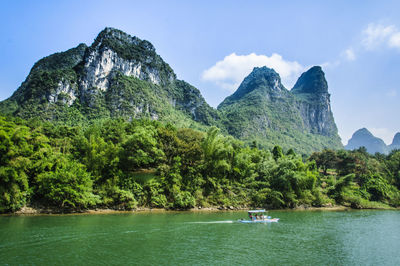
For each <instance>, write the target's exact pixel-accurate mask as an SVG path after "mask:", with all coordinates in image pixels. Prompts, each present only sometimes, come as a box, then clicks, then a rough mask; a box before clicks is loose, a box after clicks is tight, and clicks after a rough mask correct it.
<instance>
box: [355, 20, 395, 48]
mask: <svg viewBox="0 0 400 266" xmlns="http://www.w3.org/2000/svg"><path fill="white" fill-rule="evenodd" d="M362 35H363V39H362V41H361V43H362V45H363V46H364V48H365V49H366V50H375V49H378V48H379V47H381V46H382V45H386V46H388V47H391V48H400V31H399V30H398V29H397V28H396V26H394V25H389V26H385V25H382V24H375V23H370V24H369V25H368V27H367V28H366V29H364V30H363V32H362Z"/></svg>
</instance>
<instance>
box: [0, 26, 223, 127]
mask: <svg viewBox="0 0 400 266" xmlns="http://www.w3.org/2000/svg"><path fill="white" fill-rule="evenodd" d="M0 111H1V112H3V113H11V114H13V115H17V116H20V117H23V118H32V117H40V118H42V119H46V120H59V121H64V122H71V123H76V122H79V121H85V120H90V119H95V118H96V119H97V118H109V117H124V118H127V119H136V118H150V119H157V120H161V121H165V122H172V123H175V124H177V125H179V126H192V127H201V126H202V125H206V126H208V125H212V124H214V123H215V121H216V120H218V113H217V111H216V110H215V109H213V108H211V107H210V106H209V105H208V104H207V103H206V101H205V100H204V98H203V97H202V96H201V94H200V91H199V90H198V89H196V88H195V87H193V86H191V85H190V84H188V83H186V82H185V81H182V80H178V79H177V78H176V75H175V73H174V71H173V70H172V69H171V67H170V66H169V65H168V64H167V63H166V62H164V60H163V59H162V58H161V57H160V56H159V55H158V54H157V53H156V51H155V48H154V47H153V45H152V44H151V43H150V42H148V41H146V40H140V39H139V38H137V37H132V36H130V35H128V34H126V33H124V32H122V31H120V30H117V29H113V28H105V29H104V30H103V31H102V32H100V34H99V35H98V36H97V38H96V39H95V41H94V42H93V44H92V45H91V46H90V47H87V46H86V45H85V44H80V45H78V46H77V47H76V48H73V49H70V50H68V51H66V52H62V53H56V54H53V55H50V56H48V57H45V58H43V59H41V60H39V61H38V62H37V63H36V64H35V65H34V66H33V68H32V70H31V71H30V73H29V75H28V77H27V78H26V80H25V81H24V82H23V83H22V84H21V86H20V87H19V88H18V89H17V91H16V92H15V93H14V94H13V95H12V96H11V97H10V98H9V99H7V100H5V101H3V102H1V103H0Z"/></svg>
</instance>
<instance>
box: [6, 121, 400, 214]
mask: <svg viewBox="0 0 400 266" xmlns="http://www.w3.org/2000/svg"><path fill="white" fill-rule="evenodd" d="M256 146H257V145H256V143H254V145H251V146H247V145H245V144H244V143H243V142H241V141H239V140H237V139H234V138H232V137H230V136H229V137H227V136H224V135H222V134H221V133H220V131H219V129H218V128H216V127H211V128H210V129H209V130H208V132H207V133H203V132H200V131H196V130H193V129H189V128H181V129H177V128H175V127H174V126H172V125H171V124H166V125H164V124H161V123H159V122H156V121H150V120H133V121H132V122H126V121H125V120H122V119H114V120H108V119H106V120H98V121H95V122H94V123H92V124H91V125H89V126H86V127H81V126H74V127H71V126H65V125H60V124H53V123H49V122H39V121H38V120H29V121H25V120H21V119H18V118H12V117H0V212H14V211H16V210H18V209H20V208H21V207H23V206H25V205H30V206H39V207H40V206H41V207H53V208H57V209H60V210H62V211H71V210H82V209H87V208H96V207H100V208H102V207H108V208H116V209H132V208H136V207H158V208H172V209H186V208H191V207H194V206H203V207H207V206H258V207H269V208H295V207H298V206H326V205H330V204H341V205H347V206H351V207H353V208H378V207H379V208H381V207H389V206H393V207H397V206H399V205H400V192H399V188H400V175H399V173H400V151H393V152H392V153H391V154H389V155H388V156H386V155H382V154H376V155H375V156H372V155H369V154H368V153H366V151H365V149H359V150H355V151H344V150H340V151H332V150H324V151H322V152H319V153H314V154H313V155H312V156H311V157H310V158H309V159H308V160H306V161H303V160H302V157H301V156H299V155H296V153H295V152H294V151H293V150H292V149H291V150H287V151H285V150H282V148H281V147H279V146H275V147H274V148H273V149H272V150H271V151H270V150H268V149H258V148H257V147H256Z"/></svg>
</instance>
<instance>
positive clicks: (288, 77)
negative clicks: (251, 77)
mask: <svg viewBox="0 0 400 266" xmlns="http://www.w3.org/2000/svg"><path fill="white" fill-rule="evenodd" d="M261 66H267V67H269V68H273V69H274V70H275V71H276V72H278V73H279V75H280V77H281V79H282V84H283V85H284V86H285V87H286V88H291V87H292V86H293V85H294V83H295V82H296V80H297V78H298V77H299V76H300V74H301V72H303V71H304V67H303V66H302V65H300V64H299V63H298V62H296V61H287V60H284V59H283V58H282V56H281V55H279V54H276V53H274V54H272V55H271V56H266V55H257V54H255V53H251V54H248V55H237V54H236V53H232V54H230V55H228V56H225V58H224V59H223V60H222V61H218V62H217V63H215V65H214V66H212V67H210V68H209V69H206V70H204V71H203V74H202V78H203V80H205V81H211V82H214V83H216V84H217V85H218V86H220V87H222V88H223V89H227V90H229V91H231V92H233V91H235V90H236V89H237V88H238V87H239V85H240V83H241V82H242V81H243V79H244V78H245V77H246V76H247V75H248V74H250V72H251V71H252V70H253V68H254V67H261Z"/></svg>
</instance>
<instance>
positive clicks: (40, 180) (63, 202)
mask: <svg viewBox="0 0 400 266" xmlns="http://www.w3.org/2000/svg"><path fill="white" fill-rule="evenodd" d="M50 160H56V164H55V165H54V169H52V171H47V172H43V173H41V174H39V175H38V176H37V177H36V183H37V190H36V191H35V192H36V193H37V196H38V197H39V198H40V199H41V200H42V202H43V204H45V205H50V206H55V207H60V208H78V209H81V208H88V207H90V206H93V205H95V204H96V203H97V202H98V197H96V196H95V195H94V194H93V193H92V184H93V182H92V180H91V176H90V174H89V173H88V172H86V170H85V167H84V165H82V164H80V163H78V162H76V161H73V160H69V159H67V158H65V157H63V156H62V155H60V154H55V155H54V157H53V158H51V159H50Z"/></svg>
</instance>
